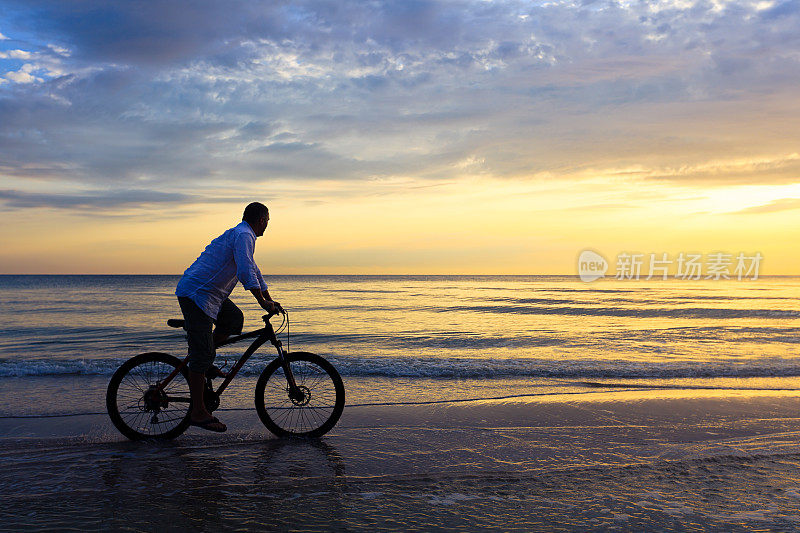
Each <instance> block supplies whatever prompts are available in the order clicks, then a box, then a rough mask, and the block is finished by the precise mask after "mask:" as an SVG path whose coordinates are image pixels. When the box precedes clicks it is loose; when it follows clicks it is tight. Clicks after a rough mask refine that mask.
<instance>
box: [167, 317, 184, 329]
mask: <svg viewBox="0 0 800 533" xmlns="http://www.w3.org/2000/svg"><path fill="white" fill-rule="evenodd" d="M184 322H186V321H185V320H181V319H180V318H170V319H169V320H167V325H168V326H169V327H171V328H182V327H183V324H184Z"/></svg>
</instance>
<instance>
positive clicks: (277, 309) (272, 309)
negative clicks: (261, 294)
mask: <svg viewBox="0 0 800 533" xmlns="http://www.w3.org/2000/svg"><path fill="white" fill-rule="evenodd" d="M261 307H262V308H263V309H264V311H266V312H267V313H269V314H271V315H276V314H278V313H283V307H281V304H279V303H278V302H275V301H273V300H263V301H262V302H261Z"/></svg>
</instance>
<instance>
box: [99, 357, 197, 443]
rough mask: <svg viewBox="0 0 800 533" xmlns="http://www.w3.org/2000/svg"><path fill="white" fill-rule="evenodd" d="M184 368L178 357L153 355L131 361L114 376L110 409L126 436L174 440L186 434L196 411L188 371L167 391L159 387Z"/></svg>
mask: <svg viewBox="0 0 800 533" xmlns="http://www.w3.org/2000/svg"><path fill="white" fill-rule="evenodd" d="M180 364H181V361H180V360H179V359H178V358H177V357H173V356H172V355H169V354H165V353H158V352H151V353H143V354H141V355H137V356H136V357H133V358H131V359H129V360H128V361H126V362H125V363H124V364H123V365H122V366H121V367H119V369H117V371H116V372H114V375H113V376H112V377H111V381H110V382H109V384H108V391H107V392H106V409H107V410H108V415H109V416H110V417H111V421H112V422H113V423H114V426H116V428H117V429H118V430H119V431H120V432H121V433H122V434H123V435H125V436H126V437H128V438H129V439H132V440H139V439H145V438H159V439H172V438H175V437H177V436H178V435H180V434H181V433H183V432H184V431H186V428H188V427H189V413H190V411H191V407H192V404H191V394H190V392H189V382H188V380H187V375H188V374H187V371H186V368H185V367H184V368H183V369H181V372H179V373H178V375H177V376H175V379H173V380H172V381H171V382H170V383H169V385H167V386H166V388H164V390H159V389H158V386H157V385H158V383H159V382H160V381H162V380H164V379H165V378H166V377H167V376H169V375H170V374H171V373H172V371H173V370H175V369H176V368H177V367H178V366H179V365H180Z"/></svg>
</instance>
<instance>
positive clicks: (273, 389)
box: [255, 352, 344, 437]
mask: <svg viewBox="0 0 800 533" xmlns="http://www.w3.org/2000/svg"><path fill="white" fill-rule="evenodd" d="M284 356H285V357H286V359H287V361H288V362H289V365H290V368H291V369H292V375H293V376H294V379H295V383H296V384H297V386H298V387H299V388H300V390H301V391H302V393H303V397H302V398H291V397H290V396H289V384H288V382H287V380H286V374H285V373H284V371H283V366H282V365H281V362H280V360H278V359H276V360H274V361H272V362H271V363H270V364H269V365H267V368H265V369H264V371H263V372H262V373H261V376H260V377H259V378H258V382H257V383H256V399H255V401H256V411H257V412H258V417H259V418H260V419H261V422H263V423H264V425H265V426H266V427H267V429H268V430H270V431H271V432H272V433H274V434H275V435H277V436H278V437H319V436H321V435H324V434H325V433H327V432H328V431H330V430H331V428H332V427H333V426H335V425H336V422H337V421H338V420H339V417H340V416H342V411H343V410H344V384H343V383H342V378H341V377H340V376H339V373H338V372H337V371H336V369H335V368H334V367H333V365H332V364H330V363H329V362H328V361H326V360H325V359H323V358H322V357H320V356H319V355H316V354H313V353H308V352H295V353H291V354H285V355H284Z"/></svg>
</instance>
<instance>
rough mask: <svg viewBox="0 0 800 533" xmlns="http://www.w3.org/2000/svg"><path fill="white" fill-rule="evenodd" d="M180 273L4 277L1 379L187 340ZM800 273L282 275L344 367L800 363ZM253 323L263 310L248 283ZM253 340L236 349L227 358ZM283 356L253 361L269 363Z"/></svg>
mask: <svg viewBox="0 0 800 533" xmlns="http://www.w3.org/2000/svg"><path fill="white" fill-rule="evenodd" d="M177 280H178V276H8V275H6V276H0V379H2V378H6V377H23V376H76V375H80V376H110V375H111V374H112V373H113V371H114V370H115V368H116V367H118V366H119V365H120V364H121V363H122V362H123V361H124V360H126V359H127V358H129V357H131V356H133V355H135V354H137V353H140V352H145V351H165V352H168V353H172V354H175V355H178V356H181V355H183V354H185V351H186V349H185V340H184V337H183V331H182V330H175V329H172V328H169V327H167V326H166V320H167V319H168V318H174V317H180V316H181V315H180V310H179V308H178V305H177V301H176V299H175V297H174V296H173V291H174V287H175V284H176V283H177ZM798 281H800V278H793V277H771V278H761V279H759V280H755V281H752V280H743V281H737V280H720V281H713V280H705V281H684V280H672V281H662V280H659V281H643V280H642V281H633V280H623V281H618V280H613V279H611V280H598V281H595V282H592V283H583V282H581V281H580V280H578V279H577V278H575V277H570V276H272V277H270V278H269V283H270V292H271V294H272V296H273V297H274V298H275V299H276V300H278V301H280V302H281V303H282V305H283V306H284V307H285V308H286V309H287V310H288V311H289V312H290V315H289V316H290V333H291V338H290V342H291V343H292V345H293V346H295V347H298V348H300V347H302V349H303V350H305V351H312V352H316V353H319V354H320V355H323V356H325V357H326V358H329V359H330V360H331V361H332V362H334V364H335V365H336V367H337V368H338V369H339V372H340V373H341V374H342V375H343V376H383V377H388V378H401V377H402V378H417V377H426V378H492V377H514V376H516V377H550V378H581V379H595V378H652V379H665V378H689V377H707V378H714V377H797V376H800V354H798V352H797V346H798V343H800V283H798ZM232 299H233V301H234V302H235V303H236V304H237V305H239V306H240V307H241V308H242V310H243V311H244V313H245V330H248V329H255V328H258V327H260V325H261V319H260V317H261V315H262V314H263V313H262V311H261V309H260V308H259V307H258V306H257V304H256V302H255V301H254V300H253V298H252V297H251V296H250V294H249V293H248V292H247V291H244V290H243V289H241V287H239V288H237V289H236V290H235V291H234V293H233V295H232ZM241 350H243V347H239V346H237V345H234V346H230V347H225V348H224V349H221V350H220V352H219V358H220V360H226V359H231V360H232V359H233V358H235V357H236V356H238V354H239V353H241ZM272 358H273V354H272V353H271V352H268V353H265V352H264V349H262V351H261V352H259V353H258V354H257V355H256V356H255V357H254V358H253V359H251V360H250V362H249V363H248V364H247V365H246V366H245V368H244V373H245V375H256V374H258V373H259V372H260V371H261V369H262V368H263V366H264V364H265V362H266V361H268V360H271V359H272Z"/></svg>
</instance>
